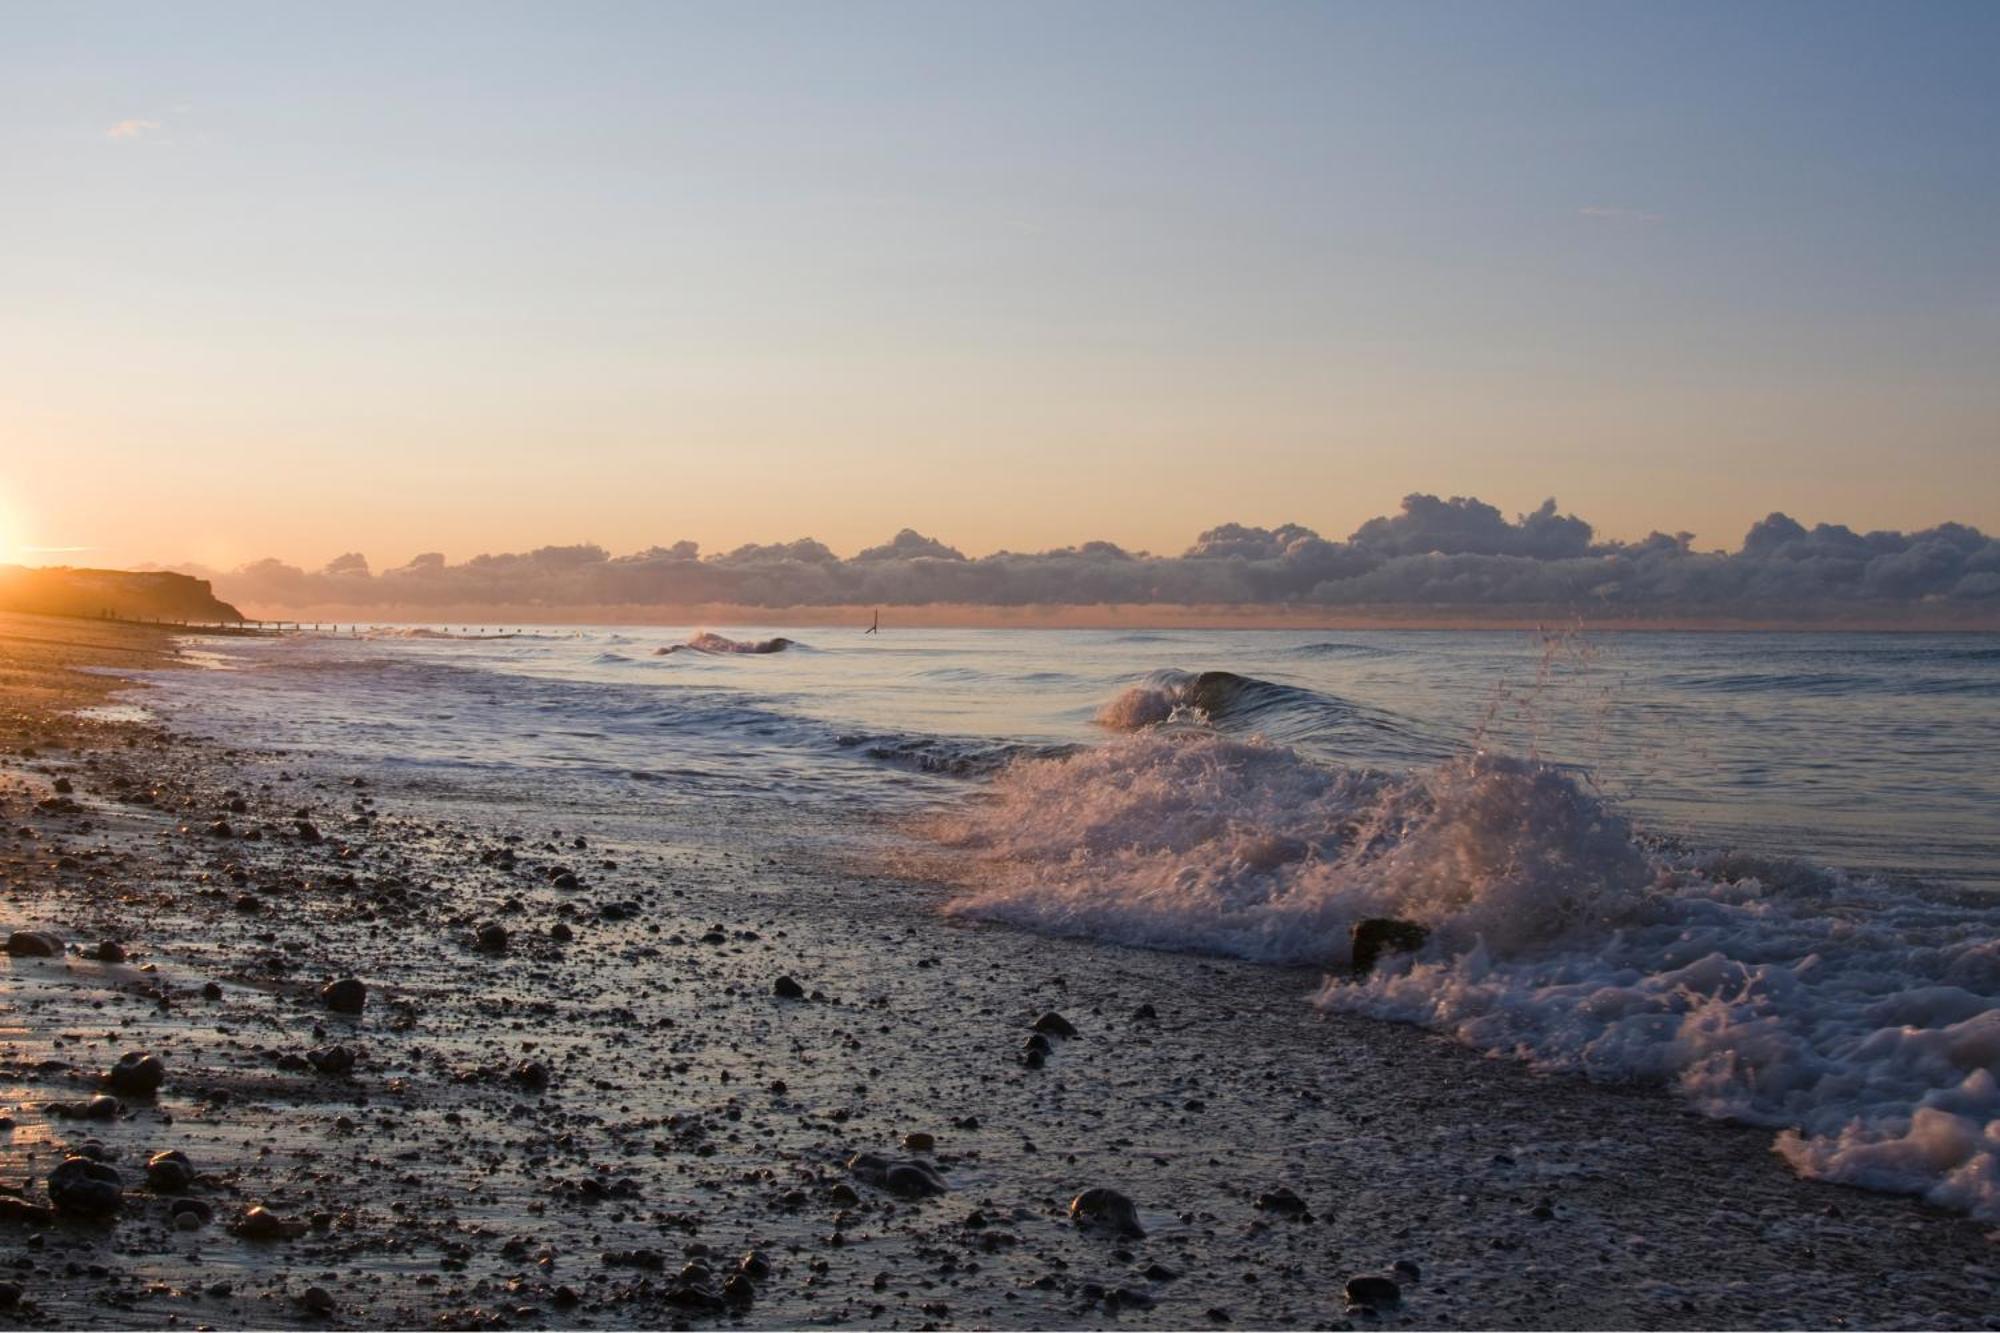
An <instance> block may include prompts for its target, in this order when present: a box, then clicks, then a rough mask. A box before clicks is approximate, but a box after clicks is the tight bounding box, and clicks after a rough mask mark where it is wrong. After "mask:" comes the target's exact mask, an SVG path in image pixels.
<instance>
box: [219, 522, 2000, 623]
mask: <svg viewBox="0 0 2000 1333" xmlns="http://www.w3.org/2000/svg"><path fill="white" fill-rule="evenodd" d="M191 572H197V573H201V574H204V575H206V576H208V577H211V578H213V579H214V581H215V584H216V589H217V591H218V592H219V593H221V594H222V595H223V596H225V597H228V598H230V599H231V600H234V601H237V602H239V603H242V604H246V605H249V606H254V607H259V608H267V609H274V608H312V607H345V608H353V609H355V610H356V611H358V612H366V611H367V610H369V609H371V608H380V609H382V610H383V611H385V612H386V611H387V610H388V609H390V608H398V609H402V610H407V611H415V612H421V611H422V610H423V609H424V608H426V607H432V608H444V607H452V608H461V609H462V608H468V607H480V606H493V607H501V606H506V607H547V608H551V609H565V610H575V609H577V608H587V607H594V606H597V607H610V606H623V607H645V606H662V607H666V606H700V605H715V604H726V605H732V606H742V607H768V608H780V607H812V606H916V605H925V604H953V605H961V606H986V607H1029V606H1098V605H1107V604H1123V605H1136V606H1148V605H1150V606H1200V607H1237V608H1296V609H1311V608H1401V609H1418V610H1422V609H1440V608H1461V609H1464V608H1471V609H1479V610H1488V611H1505V610H1508V609H1534V610H1538V611H1541V610H1568V611H1574V612H1576V613H1578V614H1585V615H1597V616H1618V615H1625V616H1636V617H1660V616H1676V615H1678V616H1722V617H1732V616H1741V617H1797V616H1799V615H1802V614H1823V615H1841V614H1851V613H1868V612H1871V611H1874V612H1880V611H1884V610H1888V611H1897V610H1907V609H1909V608H1920V607H1921V608H1934V609H1938V610H1941V611H1945V612H1949V613H1953V614H1958V613H1961V612H1970V613H1975V614H1976V613H1980V612H1992V613H2000V541H1996V540H1994V539H1992V538H1989V537H1987V536H1986V535H1985V534H1984V533H1982V532H1980V531H1978V530H1977V529H1975V528H1970V527H1966V526H1964V525H1962V524H1958V523H1946V524H1942V525H1940V526H1938V527H1934V528H1927V529H1925V530H1923V531H1920V532H1883V531H1877V532H1866V533H1861V532H1855V531H1853V530H1852V529H1850V528H1847V527H1843V526H1840V525H1838V524H1826V523H1822V524H1819V525H1817V526H1815V527H1811V528H1808V527H1806V526H1805V525H1804V524H1802V523H1799V522H1797V521H1795V520H1794V519H1792V518H1790V517H1788V516H1787V515H1785V514H1781V513H1774V514H1772V515H1771V516H1770V517H1768V518H1766V519H1764V520H1762V521H1761V522H1759V523H1757V524H1755V525H1754V526H1753V527H1751V529H1750V531H1749V532H1748V533H1747V534H1746V535H1745V536H1744V538H1743V543H1742V546H1741V548H1740V549H1738V550H1737V551H1734V552H1721V551H1706V552H1705V551H1697V550H1695V549H1694V548H1693V544H1692V538H1691V537H1690V535H1689V534H1687V533H1679V534H1674V535H1668V534H1666V533H1659V532H1656V533H1653V534H1652V535H1651V536H1648V537H1646V538H1645V539H1644V540H1642V541H1637V542H1617V541H1599V540H1598V539H1597V537H1596V534H1595V532H1594V531H1593V529H1592V527H1591V525H1590V524H1589V523H1587V522H1585V521H1584V520H1583V519H1581V518H1578V517H1577V516H1575V515H1574V514H1565V513H1563V512H1561V511H1560V510H1559V509H1558V507H1557V505H1556V502H1555V501H1554V500H1549V501H1547V502H1546V503H1544V504H1543V505H1542V506H1541V507H1540V508H1539V509H1537V510H1535V511H1534V512H1532V513H1528V514H1522V515H1518V516H1516V517H1515V518H1513V519H1511V520H1510V519H1508V518H1506V517H1505V516H1504V515H1502V514H1501V512H1500V511H1499V510H1498V509H1496V508H1495V507H1494V506H1492V505H1490V504H1486V503H1484V502H1482V501H1480V500H1477V499H1471V498H1465V497H1453V498H1451V499H1440V498H1439V497H1437V496H1435V495H1411V496H1408V497H1407V498H1405V499H1404V501H1403V504H1402V508H1401V510H1400V511H1399V512H1397V513H1395V514H1389V515H1385V516H1383V517H1380V518H1374V519H1370V520H1369V521H1368V522H1366V523H1363V524H1362V525H1361V526H1360V527H1359V528H1358V529H1356V530H1355V531H1354V532H1353V533H1352V534H1351V535H1349V536H1348V537H1347V538H1346V539H1345V540H1334V539H1330V538H1327V537H1323V536H1321V535H1320V534H1319V533H1317V532H1315V531H1313V530H1312V529H1311V528H1307V527H1302V526H1300V525H1298V524H1294V523H1287V524H1283V525H1281V526H1279V527H1275V528H1263V527H1252V526H1248V525H1245V524H1241V523H1225V524H1222V525H1221V526H1219V527H1214V528H1210V529H1209V530H1208V531H1206V532H1203V533H1201V534H1200V535H1199V536H1198V537H1197V538H1196V539H1195V541H1194V544H1193V545H1192V546H1190V547H1188V548H1187V549H1186V550H1185V551H1183V552H1181V553H1180V554H1178V555H1151V554H1147V553H1145V552H1141V551H1127V550H1124V549H1122V548H1120V547H1119V546H1117V545H1115V544H1113V543H1111V542H1106V541H1091V542H1084V543H1083V544H1081V545H1078V546H1067V547H1063V548H1061V549H1058V550H1051V551H1041V552H1036V553H1032V554H1023V553H1016V552H1008V551H1002V552H999V553H996V554H994V555H988V556H982V557H979V558H976V559H973V558H968V557H967V556H965V555H964V554H963V553H961V552H960V551H958V550H956V549H954V548H953V547H951V546H949V545H946V544H945V543H944V542H942V541H939V540H937V539H935V538H933V537H927V536H924V535H923V534H921V533H918V532H916V531H913V530H910V529H905V530H903V531H902V532H899V533H897V534H896V535H895V537H893V538H892V539H890V540H889V541H887V542H885V543H883V544H882V545H880V546H872V547H869V548H868V549H866V550H863V551H860V552H858V553H856V554H854V555H852V556H847V557H842V556H840V555H837V554H836V553H835V552H833V551H832V550H830V549H829V548H828V547H827V546H825V545H824V544H823V543H821V542H818V541H815V540H813V539H811V538H801V539H799V540H797V541H791V542H779V543H772V544H768V545H759V544H752V545H746V546H739V547H737V548H735V549H734V550H730V551H721V552H715V553H712V554H706V555H705V554H703V553H702V552H701V550H700V549H699V548H698V547H697V546H696V545H695V543H693V542H689V541H681V542H676V543H674V544H672V545H670V546H654V547H649V548H648V549H646V550H643V551H638V552H634V553H632V554H629V555H618V556H614V555H612V554H610V553H609V552H607V551H605V550H604V549H603V548H601V547H598V546H594V545H582V546H545V547H542V548H540V549H538V550H534V551H526V552H521V553H516V554H505V555H480V556H474V557H472V558H471V559H469V560H465V561H463V562H461V563H458V564H453V563H451V562H450V561H448V560H446V558H445V557H444V556H443V555H441V554H435V553H433V554H427V555H420V556H417V557H416V558H415V559H413V560H411V561H410V562H409V563H407V564H404V565H399V566H396V567H394V568H389V569H383V570H379V571H378V570H374V569H372V568H371V567H370V565H369V563H368V561H367V559H366V558H365V557H364V556H362V555H360V554H358V553H357V554H350V555H343V556H341V557H340V558H339V559H337V560H334V561H333V562H332V563H330V564H328V565H327V566H326V567H325V568H323V569H319V570H305V569H301V568H298V567H296V566H293V565H289V564H285V563H284V562H282V561H279V560H275V559H268V560H260V561H258V562H256V563H255V564H251V565H247V566H244V567H243V568H241V569H238V570H236V571H234V572H231V573H218V572H215V571H208V570H195V571H191ZM459 613H460V612H459V611H454V612H453V614H459Z"/></svg>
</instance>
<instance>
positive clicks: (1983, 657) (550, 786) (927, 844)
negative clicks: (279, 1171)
mask: <svg viewBox="0 0 2000 1333" xmlns="http://www.w3.org/2000/svg"><path fill="white" fill-rule="evenodd" d="M193 647H194V651H195V653H196V656H197V660H198V661H199V662H200V663H201V664H202V665H204V666H206V667H208V668H210V669H208V670H202V671H194V672H176V673H160V674H159V675H158V676H157V677H156V678H155V681H154V683H155V684H156V685H157V686H158V688H157V689H155V690H154V691H152V692H151V693H149V694H148V695H147V696H145V699H146V706H147V707H149V708H151V709H152V710H153V711H155V712H158V713H161V714H163V715H165V716H166V717H167V719H168V720H169V721H171V722H173V723H174V724H176V725H178V726H181V727H183V728H186V729H188V730H192V731H196V732H205V733H207V734H212V735H215V736H217V737H219V738H223V739H228V740H233V741H235V742H238V743H252V744H256V745H260V746H266V745H268V746H278V747H283V748H286V749H296V750H303V751H312V752H314V753H315V754H317V755H318V756H320V758H321V759H323V760H329V761H333V762H337V763H341V764H347V765H352V766H357V767H365V768H368V769H371V770H375V771H380V772H384V773H387V774H389V775H392V776H394V777H396V778H399V779H401V780H402V784H403V786H404V788H405V789H408V790H423V789H424V788H426V787H427V786H428V787H432V788H434V789H436V790H438V791H440V792H446V791H452V790H477V791H479V792H481V793H482V794H484V795H485V796H486V797H488V798H490V799H499V800H504V801H512V802H514V803H516V804H517V805H519V806H520V807H521V808H524V809H534V810H537V811H547V812H551V814H552V815H553V814H556V813H560V814H561V815H563V816H564V817H568V816H569V815H571V814H573V813H574V812H578V811H582V812H616V813H617V814H619V815H620V816H621V817H622V818H624V819H625V820H627V822H628V824H635V825H636V826H637V827H641V828H645V829H649V830H656V831H657V836H659V837H660V838H661V839H663V840H665V839H673V838H683V839H684V838H690V837H711V838H728V837H731V836H740V831H741V830H742V829H743V828H745V827H748V826H750V825H752V824H754V825H755V826H756V827H759V828H762V829H772V828H780V827H781V828H782V829H783V830H785V835H784V836H785V837H786V838H787V839H789V840H790V845H791V846H792V848H793V849H798V850H807V851H809V850H811V849H813V848H815V847H825V848H837V849H839V851H840V853H841V855H842V856H843V857H845V858H847V859H848V860H850V861H852V859H853V858H856V857H859V858H861V859H862V861H863V862H864V863H873V864H877V865H879V866H881V867H882V868H883V869H884V870H885V871H890V872H893V873H888V874H884V875H883V877H882V884H883V886H884V887H883V891H884V892H897V891H899V888H898V886H907V885H908V884H909V883H910V881H912V880H913V879H921V880H929V881H933V882H935V883H937V884H938V885H940V886H942V887H943V889H944V890H945V893H944V898H943V901H944V902H945V904H946V905H945V907H944V910H946V911H948V912H954V913H962V914H965V915H968V916H974V917H979V918H983V919H989V920H994V921H1000V922H1005V923H1009V924H1012V925H1014V926H1017V927H1019V928H1022V929H1027V930H1038V931H1048V932H1057V933H1062V934H1065V935H1073V936H1083V937H1088V938H1093V939H1099V940H1102V941H1104V943H1105V945H1106V947H1144V948H1151V949H1160V950H1169V951H1183V952H1189V953H1222V954H1229V955H1234V956H1238V957H1244V958H1249V959H1253V960H1260V961H1265V962H1269V963H1271V964H1273V965H1285V966H1306V967H1316V968H1319V969H1321V971H1322V973H1323V975H1324V976H1325V981H1324V982H1323V983H1322V984H1321V985H1319V986H1317V987H1316V988H1315V989H1314V990H1313V992H1312V993H1311V994H1309V995H1302V997H1301V1002H1300V1003H1301V1010H1302V1014H1303V1013H1305V1012H1308V1010H1307V1006H1309V1005H1317V1006H1320V1007H1322V1008H1324V1009H1326V1010H1330V1011H1346V1012H1356V1013H1366V1014H1371V1015H1376V1016H1381V1017H1388V1018H1393V1019H1398V1020H1402V1021H1406V1022H1410V1023H1413V1024H1418V1025H1421V1026H1424V1027H1427V1028H1431V1029H1434V1030H1437V1031H1441V1032H1446V1033H1450V1034H1452V1035H1453V1036H1455V1037H1456V1038H1457V1039H1458V1040H1460V1041H1462V1042H1464V1043H1466V1044H1467V1045H1469V1046H1471V1047H1473V1048H1475V1049H1478V1050H1482V1051H1487V1052H1491V1053H1494V1054H1496V1055H1504V1056H1508V1057H1512V1058H1517V1059H1521V1060H1525V1061H1529V1062H1532V1063H1534V1064H1536V1065H1539V1066H1542V1067H1545V1068H1549V1069H1554V1070H1564V1071H1573V1072H1575V1073H1577V1074H1579V1075H1582V1076H1588V1077H1592V1078H1598V1079H1615V1080H1640V1081H1645V1082H1649V1083H1656V1084H1658V1085H1660V1087H1661V1088H1662V1089H1663V1095H1676V1096H1680V1097H1682V1098H1684V1099H1686V1101H1687V1102H1688V1104H1690V1105H1691V1106H1693V1107H1695V1108H1697V1109H1699V1110H1701V1111H1703V1112H1705V1113H1708V1114H1711V1115H1715V1116H1719V1117H1729V1118H1732V1119H1737V1120H1743V1121H1748V1122H1751V1123H1756V1124H1762V1125H1768V1126H1770V1127H1771V1128H1772V1130H1773V1131H1774V1140H1773V1141H1774V1147H1775V1148H1776V1149H1777V1151H1779V1152H1780V1153H1782V1154H1783V1155H1784V1157H1785V1158H1786V1160H1788V1161H1789V1162H1790V1163H1791V1164H1792V1165H1793V1166H1794V1167H1795V1168H1796V1169H1797V1170H1799V1171H1800V1172H1801V1173H1804V1174H1807V1175H1812V1176H1818V1177H1823V1178H1827V1179H1833V1180H1840V1181H1845V1182H1849V1183H1853V1184H1857V1185H1863V1186H1869V1187H1873V1188H1880V1189H1889V1190H1898V1191H1905V1192H1910V1193H1916V1194H1920V1195H1923V1196H1924V1197H1926V1198H1927V1199H1929V1200H1931V1201H1932V1202H1934V1203H1936V1204H1938V1205H1940V1206H1942V1207H1946V1208H1949V1209H1953V1210H1955V1211H1960V1212H1969V1213H1971V1214H1973V1215H1975V1216H1979V1217H1983V1218H1990V1219H1994V1220H2000V1082H1996V1080H1997V1079H2000V761H1996V758H1995V756H1996V755H2000V642H1996V641H1995V640H1994V639H1993V638H1992V637H1982V636H1976V635H1902V634H1826V635H1796V634H1784V635H1780V634H1681V633H1648V634H1638V633H1625V634H1605V635H1590V634H1564V635H1538V634H1528V633H1511V632H1480V633H1461V632H1450V633H1445V632H1423V631H1396V632H1389V631H1376V632H1342V633H1331V632H1292V631H1287V632H1264V631H1257V632H1191V631H1172V632H1139V631H1130V632H1116V631H1103V632H1077V631H1027V630H984V631H948V630H893V629H892V630H889V631H885V632H884V633H883V634H881V635H879V636H872V637H871V636H863V635H861V634H860V633H859V632H858V631H856V630H850V629H816V630H815V629H793V628H786V627H783V626H774V627H767V628H760V629H757V630H754V631H745V630H732V631H730V633H729V634H728V636H726V637H725V636H723V635H720V634H713V633H704V632H700V631H698V630H696V629H695V628H693V627H681V628H674V629H658V630H645V629H633V628H618V629H588V630H574V631H573V630H568V629H561V630H557V629H547V630H528V631H523V632H520V633H516V634H511V635H507V636H504V637H491V636H471V635H467V634H463V633H459V632H454V631H451V630H445V629H404V630H388V631H377V632H374V633H371V634H366V635H363V636H358V637H337V636H326V637H320V636H311V635H306V636H299V637H293V638H286V639H280V640H241V641H232V640H200V641H196V642H195V644H194V645H193ZM937 901H938V896H937V895H935V894H932V895H912V907H911V910H912V911H931V910H937V909H936V907H935V903H936V902H937ZM1375 916H1389V917H1396V918H1399V919H1404V920H1409V921H1414V922H1417V923H1419V924H1420V925H1422V926H1424V927H1425V928H1426V930H1427V931H1428V936H1427V939H1426V942H1425V945H1424V947H1423V948H1422V949H1421V950H1418V951H1416V952H1415V953H1413V954H1401V955H1394V956H1392V957H1391V958H1389V959H1388V960H1387V961H1386V962H1384V963H1383V964H1381V965H1379V966H1378V967H1377V968H1376V969H1375V970H1374V971H1373V972H1372V973H1371V974H1370V975H1369V976H1368V977H1367V978H1366V979H1364V980H1359V981H1357V980H1354V979H1352V978H1351V977H1350V976H1349V969H1348V962H1349V957H1348V953H1349V946H1348V938H1349V931H1350V929H1351V927H1352V925H1353V924H1354V923H1355V922H1356V921H1358V920H1361V919H1363V918H1367V917H1375ZM1329 1031H1330V1032H1337V1031H1338V1028H1337V1027H1333V1028H1329Z"/></svg>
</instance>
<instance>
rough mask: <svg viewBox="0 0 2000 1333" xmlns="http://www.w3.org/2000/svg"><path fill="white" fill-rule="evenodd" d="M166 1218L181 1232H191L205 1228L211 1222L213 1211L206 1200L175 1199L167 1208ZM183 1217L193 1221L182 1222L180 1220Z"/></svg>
mask: <svg viewBox="0 0 2000 1333" xmlns="http://www.w3.org/2000/svg"><path fill="white" fill-rule="evenodd" d="M167 1216H168V1217H170V1218H172V1219H173V1221H174V1225H175V1226H177V1227H179V1228H181V1229H182V1230H183V1231H193V1230H194V1229H195V1228H197V1227H205V1226H207V1225H208V1224H209V1223H210V1222H213V1221H214V1220H215V1209H214V1208H213V1207H212V1206H210V1204H209V1203H208V1201H207V1200H206V1199H175V1200H174V1201H173V1203H172V1204H170V1205H169V1206H168V1208H167ZM184 1217H185V1218H191V1219H193V1220H192V1221H188V1222H183V1221H181V1219H182V1218H184Z"/></svg>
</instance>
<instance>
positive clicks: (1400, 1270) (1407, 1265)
mask: <svg viewBox="0 0 2000 1333" xmlns="http://www.w3.org/2000/svg"><path fill="white" fill-rule="evenodd" d="M1389 1271H1390V1272H1392V1273H1394V1274H1395V1275H1396V1276H1397V1277H1399V1278H1401V1279H1403V1281H1405V1282H1415V1281H1417V1280H1419V1279H1420V1278H1422V1277H1423V1275H1424V1273H1423V1270H1422V1269H1420V1268H1418V1267H1417V1266H1416V1265H1415V1264H1413V1263H1411V1262H1410V1261H1409V1260H1408V1259H1398V1260H1397V1261H1396V1262H1395V1263H1393V1264H1390V1265H1389Z"/></svg>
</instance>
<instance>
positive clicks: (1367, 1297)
mask: <svg viewBox="0 0 2000 1333" xmlns="http://www.w3.org/2000/svg"><path fill="white" fill-rule="evenodd" d="M1402 1299H1403V1289H1402V1288H1401V1287H1399V1286H1397V1285H1396V1283H1395V1282H1394V1280H1393V1279H1390V1278H1386V1277H1380V1276H1378V1275H1376V1274H1373V1273H1364V1274H1362V1275H1361V1276H1360V1277H1351V1278H1349V1279H1347V1301H1348V1304H1350V1305H1365V1306H1369V1307H1371V1308H1373V1307H1376V1306H1382V1305H1394V1304H1396V1303H1397V1302H1398V1301H1401V1300H1402Z"/></svg>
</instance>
